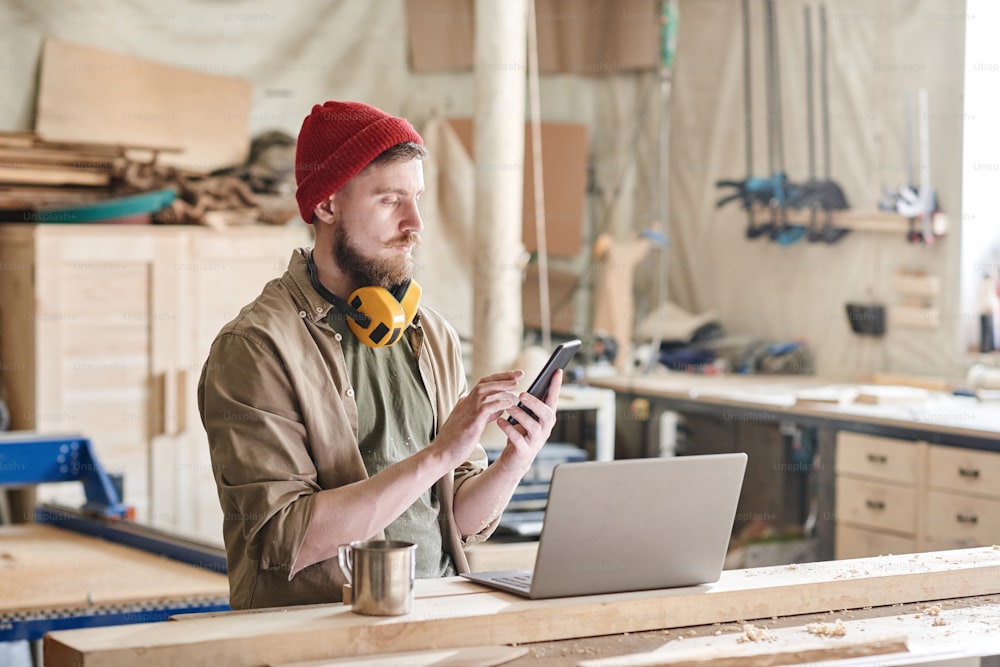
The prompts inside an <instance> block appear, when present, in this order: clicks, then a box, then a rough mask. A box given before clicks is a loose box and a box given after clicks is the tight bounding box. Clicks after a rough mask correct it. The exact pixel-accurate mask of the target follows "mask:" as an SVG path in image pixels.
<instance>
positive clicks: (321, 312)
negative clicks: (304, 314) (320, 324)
mask: <svg viewBox="0 0 1000 667" xmlns="http://www.w3.org/2000/svg"><path fill="white" fill-rule="evenodd" d="M316 312H317V313H319V314H320V315H322V314H323V306H316Z"/></svg>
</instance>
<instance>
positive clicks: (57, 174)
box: [0, 164, 111, 186]
mask: <svg viewBox="0 0 1000 667" xmlns="http://www.w3.org/2000/svg"><path fill="white" fill-rule="evenodd" d="M110 182H111V173H110V172H108V171H88V170H86V169H73V168H68V167H60V166H51V165H38V166H34V167H12V166H8V165H3V164H0V183H13V184H16V185H35V184H38V185H95V186H104V185H108V184H109V183H110Z"/></svg>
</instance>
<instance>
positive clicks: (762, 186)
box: [715, 0, 774, 239]
mask: <svg viewBox="0 0 1000 667" xmlns="http://www.w3.org/2000/svg"><path fill="white" fill-rule="evenodd" d="M749 2H750V0H743V133H744V142H745V151H744V153H745V157H746V178H745V179H744V180H742V181H736V180H731V179H730V180H719V181H716V182H715V185H716V187H720V188H735V189H736V191H735V192H734V193H733V194H730V195H727V196H725V197H722V198H721V199H719V200H718V201H717V202H716V203H715V207H716V208H720V207H722V206H725V205H726V204H728V203H729V202H731V201H737V200H739V201H742V202H743V208H744V210H746V212H747V229H746V237H747V238H748V239H756V238H760V237H761V236H763V235H765V234H768V235H769V234H770V233H771V230H772V227H773V225H769V224H762V225H758V224H757V223H756V221H755V219H754V218H755V216H754V206H755V205H758V204H759V205H765V206H768V205H770V203H771V200H772V199H773V198H774V187H773V182H772V180H771V179H770V178H759V177H754V176H753V175H752V174H753V123H752V120H753V97H752V92H751V89H752V82H751V78H752V77H751V67H750V6H749Z"/></svg>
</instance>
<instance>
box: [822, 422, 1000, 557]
mask: <svg viewBox="0 0 1000 667" xmlns="http://www.w3.org/2000/svg"><path fill="white" fill-rule="evenodd" d="M835 514H836V528H835V531H836V537H835V540H836V546H835V554H836V557H837V558H860V557H865V556H877V555H882V554H890V553H905V552H917V551H936V550H941V549H958V548H966V547H977V546H988V545H991V544H997V543H1000V454H998V453H995V452H986V451H979V450H973V449H965V448H962V447H948V446H943V445H928V444H927V443H923V442H914V441H908V440H895V439H891V438H881V437H873V436H868V435H860V434H856V433H848V432H841V433H839V434H838V437H837V470H836V512H835Z"/></svg>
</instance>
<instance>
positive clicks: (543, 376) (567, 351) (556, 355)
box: [507, 339, 580, 424]
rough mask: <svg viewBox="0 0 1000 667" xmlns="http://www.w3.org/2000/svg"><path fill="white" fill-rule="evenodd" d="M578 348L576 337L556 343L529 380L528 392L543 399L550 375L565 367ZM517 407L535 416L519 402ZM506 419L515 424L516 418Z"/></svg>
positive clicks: (578, 342) (547, 388)
mask: <svg viewBox="0 0 1000 667" xmlns="http://www.w3.org/2000/svg"><path fill="white" fill-rule="evenodd" d="M579 349H580V341H579V340H576V339H574V340H571V341H567V342H565V343H561V344H559V345H557V346H556V349H555V350H553V351H552V356H550V357H549V359H548V361H546V362H545V365H544V366H542V370H541V371H539V373H538V375H537V376H536V377H535V379H534V380H532V381H531V385H530V386H529V387H528V393H529V394H531V395H532V396H535V397H537V398H541V399H543V400H544V399H545V394H547V393H548V391H549V384H550V383H551V382H552V376H553V375H555V374H556V371H557V370H560V369H562V368H566V365H567V364H568V363H569V361H570V359H572V358H573V355H575V354H576V352H577V350H579ZM517 407H519V408H521V409H522V410H524V411H525V412H527V413H528V414H529V415H531V416H532V417H534V416H535V415H534V413H533V412H531V410H528V409H527V408H526V407H524V405H522V404H521V403H518V404H517ZM507 421H509V422H510V423H511V424H517V420H516V419H514V418H513V417H507Z"/></svg>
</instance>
